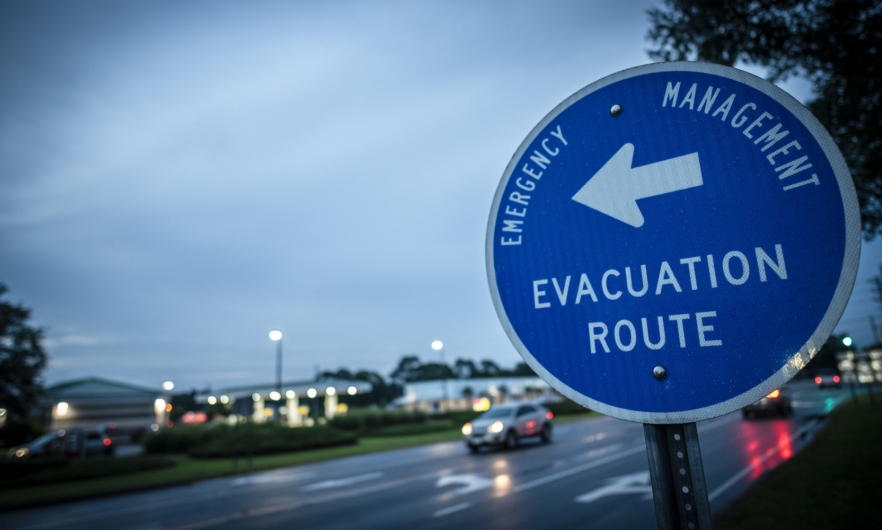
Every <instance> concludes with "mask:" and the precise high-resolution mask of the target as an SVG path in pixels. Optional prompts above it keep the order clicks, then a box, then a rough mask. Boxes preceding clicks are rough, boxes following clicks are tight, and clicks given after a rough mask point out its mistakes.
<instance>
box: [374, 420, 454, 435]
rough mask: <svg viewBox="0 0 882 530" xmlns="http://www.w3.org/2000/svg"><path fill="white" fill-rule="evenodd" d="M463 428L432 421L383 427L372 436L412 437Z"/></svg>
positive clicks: (446, 422)
mask: <svg viewBox="0 0 882 530" xmlns="http://www.w3.org/2000/svg"><path fill="white" fill-rule="evenodd" d="M459 427H462V425H460V424H454V423H453V422H452V421H449V420H447V421H432V422H427V423H405V424H402V425H391V426H389V427H383V428H381V429H377V430H375V431H372V432H371V433H370V435H371V436H379V437H385V436H412V435H416V434H429V433H433V432H441V431H449V430H451V429H454V428H459Z"/></svg>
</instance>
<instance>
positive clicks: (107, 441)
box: [104, 438, 110, 446]
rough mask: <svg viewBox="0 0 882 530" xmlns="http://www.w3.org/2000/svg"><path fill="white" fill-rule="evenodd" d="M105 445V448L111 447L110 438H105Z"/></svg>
mask: <svg viewBox="0 0 882 530" xmlns="http://www.w3.org/2000/svg"><path fill="white" fill-rule="evenodd" d="M104 445H105V446H109V445H110V438H105V439H104Z"/></svg>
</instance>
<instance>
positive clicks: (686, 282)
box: [485, 62, 861, 529]
mask: <svg viewBox="0 0 882 530" xmlns="http://www.w3.org/2000/svg"><path fill="white" fill-rule="evenodd" d="M860 245H861V224H860V214H859V208H858V202H857V194H856V193H855V190H854V184H853V182H852V179H851V174H850V172H849V170H848V167H847V166H846V165H845V161H844V159H843V158H842V155H841V153H840V152H839V150H838V148H837V147H836V144H835V143H834V142H833V140H832V138H831V137H830V135H829V134H828V133H827V132H826V130H825V129H824V127H823V126H822V125H821V124H820V123H819V122H818V120H817V119H816V118H815V117H814V116H813V115H812V114H811V113H810V112H809V111H808V110H807V109H806V108H805V107H804V106H803V105H802V104H800V103H799V102H798V101H796V100H795V99H793V98H792V97H791V96H790V95H788V94H787V93H785V92H784V91H782V90H781V89H779V88H778V87H776V86H775V85H773V84H771V83H769V82H768V81H765V80H763V79H760V78H758V77H755V76H753V75H751V74H748V73H745V72H742V71H739V70H736V69H734V68H729V67H724V66H719V65H712V64H705V63H685V62H680V63H677V62H675V63H656V64H650V65H645V66H640V67H637V68H632V69H630V70H624V71H622V72H618V73H615V74H613V75H611V76H608V77H606V78H604V79H601V80H599V81H596V82H595V83H592V84H591V85H589V86H587V87H585V88H583V89H582V90H580V91H578V92H576V93H575V94H573V95H572V96H570V97H569V98H567V99H566V100H565V101H563V102H562V103H561V104H560V105H558V106H557V107H556V108H555V109H553V110H552V111H551V112H550V113H549V114H548V115H547V116H546V117H545V118H543V119H542V121H540V122H539V124H538V125H536V127H534V128H533V130H532V131H531V132H530V134H529V135H528V136H527V137H526V139H525V140H524V141H523V142H522V143H521V145H520V147H519V148H518V150H517V151H516V152H515V154H514V156H513V157H512V159H511V161H510V162H509V164H508V166H507V167H506V169H505V172H504V173H503V176H502V179H501V181H500V183H499V186H498V188H497V191H496V195H495V196H494V199H493V204H492V207H491V211H490V219H489V222H488V226H487V239H486V247H485V248H486V255H487V260H486V264H487V276H488V280H489V284H490V292H491V295H492V297H493V303H494V306H495V308H496V312H497V315H498V316H499V319H500V321H501V323H502V326H503V328H504V330H505V332H506V334H507V335H508V337H509V339H510V340H511V342H512V344H513V345H514V347H515V348H516V349H517V351H518V353H519V354H520V355H521V356H522V357H523V358H524V361H525V362H526V363H527V364H528V365H529V366H530V367H531V368H532V369H533V370H535V371H536V373H537V374H539V376H540V377H542V378H543V379H545V381H547V382H548V383H549V385H551V386H552V387H554V388H555V389H556V390H557V391H558V392H560V393H561V394H562V395H564V396H566V397H568V398H570V399H572V400H573V401H575V402H577V403H580V404H582V405H584V406H586V407H588V408H590V409H592V410H595V411H597V412H600V413H602V414H606V415H609V416H613V417H615V418H620V419H623V420H628V421H633V422H639V423H643V424H645V425H646V426H645V432H646V441H647V449H648V452H649V461H650V468H651V471H652V481H653V487H654V491H655V500H656V510H657V513H658V517H659V525H660V526H659V527H660V528H685V529H693V528H700V529H706V528H709V525H710V520H711V519H710V510H709V504H708V501H707V491H706V487H705V485H704V475H703V472H702V469H701V455H700V451H699V448H698V437H697V435H696V431H695V422H697V421H701V420H706V419H710V418H714V417H717V416H721V415H723V414H728V413H730V412H733V411H735V410H738V409H740V408H742V407H744V406H746V405H749V404H751V403H753V402H755V401H758V400H759V399H761V398H763V397H764V396H766V395H767V394H769V393H770V392H772V391H774V390H776V389H777V388H779V387H780V386H781V385H783V384H784V383H785V382H787V381H788V380H790V379H791V378H792V377H793V376H794V375H796V373H797V372H798V371H799V370H800V369H802V368H803V367H804V366H805V365H806V364H807V363H808V362H809V361H810V360H811V359H812V357H814V356H815V354H816V353H817V352H818V350H819V349H820V348H821V346H822V345H823V344H824V342H825V341H826V339H827V337H828V336H829V335H830V333H831V332H832V331H833V329H834V327H835V326H836V324H837V322H838V321H839V318H840V316H841V315H842V312H843V311H844V309H845V305H846V303H847V302H848V298H849V296H850V295H851V290H852V287H853V286H854V279H855V276H856V274H857V267H858V261H859V258H860ZM681 455H682V456H681Z"/></svg>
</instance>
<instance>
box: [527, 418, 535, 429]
mask: <svg viewBox="0 0 882 530" xmlns="http://www.w3.org/2000/svg"><path fill="white" fill-rule="evenodd" d="M535 427H536V422H535V421H533V420H530V421H528V422H527V428H528V429H533V428H535Z"/></svg>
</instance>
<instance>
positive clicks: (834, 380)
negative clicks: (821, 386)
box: [833, 375, 839, 383]
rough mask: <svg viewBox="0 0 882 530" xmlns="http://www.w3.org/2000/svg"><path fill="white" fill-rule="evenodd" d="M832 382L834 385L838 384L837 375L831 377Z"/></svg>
mask: <svg viewBox="0 0 882 530" xmlns="http://www.w3.org/2000/svg"><path fill="white" fill-rule="evenodd" d="M833 382H834V383H838V382H839V376H838V375H834V376H833Z"/></svg>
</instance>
